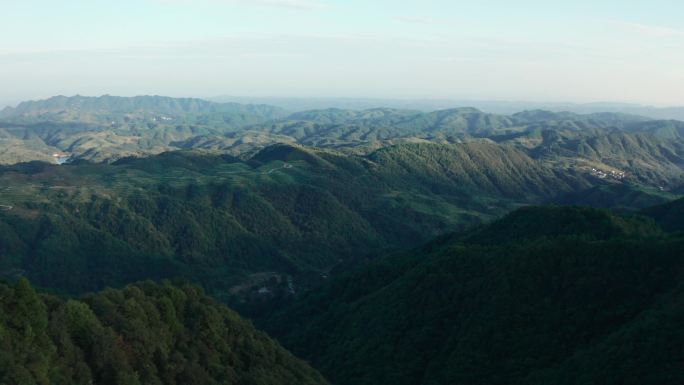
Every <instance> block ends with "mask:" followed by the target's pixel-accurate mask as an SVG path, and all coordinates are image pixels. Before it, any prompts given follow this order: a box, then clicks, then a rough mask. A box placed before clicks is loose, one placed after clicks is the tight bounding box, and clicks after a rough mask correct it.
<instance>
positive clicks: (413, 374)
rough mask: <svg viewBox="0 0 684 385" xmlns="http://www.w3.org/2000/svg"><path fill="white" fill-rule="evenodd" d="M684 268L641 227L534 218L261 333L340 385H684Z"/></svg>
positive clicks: (412, 263)
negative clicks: (683, 355)
mask: <svg viewBox="0 0 684 385" xmlns="http://www.w3.org/2000/svg"><path fill="white" fill-rule="evenodd" d="M682 214H683V213H682V212H681V210H679V212H678V215H679V217H681V215H682ZM682 256H684V238H681V237H680V236H676V235H669V234H667V233H664V232H663V231H662V230H661V229H660V228H659V227H658V225H657V224H656V223H655V222H653V221H652V220H650V219H647V218H644V217H638V216H636V217H635V216H630V217H619V216H616V215H615V214H611V213H610V212H607V211H600V210H595V209H590V208H573V207H530V208H524V209H521V210H518V211H516V212H514V213H512V214H510V215H508V216H506V217H505V218H503V219H501V220H500V221H496V222H494V223H492V224H491V225H487V226H484V227H481V228H479V229H474V230H471V231H468V232H465V233H459V234H455V235H451V236H445V237H441V238H439V239H437V240H436V241H433V242H431V243H429V244H427V245H425V246H424V247H421V248H419V249H415V250H413V251H410V252H404V253H398V254H396V255H394V256H389V257H386V258H382V259H379V260H376V261H372V262H369V263H368V264H366V265H365V266H363V267H360V268H357V269H355V270H352V271H351V272H348V273H345V274H342V275H339V276H337V277H334V278H332V279H331V281H330V282H328V283H326V284H325V285H323V286H322V287H320V288H318V289H316V290H313V291H311V292H309V293H307V294H306V295H304V296H302V297H300V298H299V299H297V300H296V301H295V302H294V303H292V304H290V305H287V306H285V307H283V308H281V309H280V311H279V312H277V313H276V314H273V313H269V314H266V315H261V316H260V317H259V322H258V324H260V325H262V326H264V327H265V328H266V330H268V331H269V332H270V333H271V334H272V335H274V336H276V337H277V338H278V339H279V340H280V341H281V342H282V343H283V344H284V345H285V346H286V347H288V348H289V349H291V350H292V351H293V352H295V354H299V355H301V356H302V357H305V358H307V359H309V360H310V361H311V362H312V364H313V365H314V366H315V367H317V368H318V369H319V370H320V371H321V372H322V373H323V374H324V375H325V376H326V377H327V378H329V379H330V380H331V381H332V382H333V383H335V384H340V385H344V384H359V385H362V384H389V383H391V384H397V385H401V384H407V385H408V384H412V385H415V384H426V385H427V384H435V385H436V384H462V383H467V384H654V385H655V384H659V385H661V384H679V383H681V382H682V381H684V370H682V367H681V357H682V354H684V351H682V346H684V333H683V332H682V329H681V322H682V320H683V319H684V286H683V283H684V275H683V274H684V259H682Z"/></svg>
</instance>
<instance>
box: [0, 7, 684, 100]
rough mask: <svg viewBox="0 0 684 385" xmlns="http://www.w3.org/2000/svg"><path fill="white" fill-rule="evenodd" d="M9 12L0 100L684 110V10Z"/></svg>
mask: <svg viewBox="0 0 684 385" xmlns="http://www.w3.org/2000/svg"><path fill="white" fill-rule="evenodd" d="M0 2H1V5H2V12H3V16H4V17H3V23H0V35H1V36H2V39H0V84H2V87H0V102H3V101H4V102H6V101H14V100H21V99H27V98H38V97H47V96H50V95H54V94H66V95H73V94H77V93H78V94H85V95H99V94H105V93H109V94H117V95H136V94H163V95H171V96H200V97H201V96H215V95H239V96H306V97H315V96H331V97H382V98H454V99H506V100H533V101H573V102H590V101H630V102H641V103H647V104H655V105H675V104H676V105H682V104H684V18H682V15H684V2H682V1H681V0H649V1H641V0H622V1H617V0H615V1H614V0H594V1H588V0H574V1H569V0H568V1H555V0H546V1H538V0H518V1H511V0H508V1H504V0H478V1H473V0H470V1H458V0H451V1H447V0H432V1H430V0H422V1H414V0H404V1H401V0H394V1H389V0H376V1H371V0H367V1H359V0H347V1H335V0H117V1H116V2H115V1H112V0H106V1H105V0H62V1H55V0H0ZM597 3H598V4H597Z"/></svg>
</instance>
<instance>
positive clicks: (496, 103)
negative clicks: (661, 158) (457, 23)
mask: <svg viewBox="0 0 684 385" xmlns="http://www.w3.org/2000/svg"><path fill="white" fill-rule="evenodd" d="M207 100H211V101H215V102H219V103H225V102H234V103H243V104H269V105H273V106H278V107H281V108H284V109H286V110H290V111H301V110H315V109H326V108H341V109H356V110H364V109H370V108H381V107H388V108H398V109H409V110H420V111H434V110H442V109H448V108H454V107H474V108H477V109H479V110H482V111H484V112H490V113H494V114H504V115H508V114H514V113H516V112H520V111H525V110H548V111H553V112H564V111H567V112H574V113H577V114H591V113H596V112H618V113H624V114H631V115H642V116H647V117H649V118H652V119H676V120H684V107H681V106H670V107H655V106H648V105H643V104H636V103H611V102H593V103H563V102H534V101H527V102H525V101H505V100H459V99H453V100H447V99H370V98H367V99H364V98H303V97H301V98H286V97H280V98H278V97H240V96H215V97H211V98H207Z"/></svg>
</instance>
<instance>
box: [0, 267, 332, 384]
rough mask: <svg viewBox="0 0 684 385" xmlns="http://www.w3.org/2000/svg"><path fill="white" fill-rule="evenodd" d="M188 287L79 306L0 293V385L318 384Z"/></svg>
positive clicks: (101, 296)
mask: <svg viewBox="0 0 684 385" xmlns="http://www.w3.org/2000/svg"><path fill="white" fill-rule="evenodd" d="M326 383H327V382H326V381H325V380H324V379H323V378H322V377H321V375H320V374H318V373H317V372H316V371H315V370H313V369H312V368H311V367H309V366H308V365H307V364H306V363H304V362H303V361H301V360H299V359H297V358H295V357H293V356H292V355H291V354H290V353H288V352H287V351H285V350H284V349H283V348H282V347H280V346H279V345H278V344H277V343H276V342H274V341H273V340H271V339H270V338H268V337H267V336H266V335H265V334H264V333H262V332H259V331H257V330H255V329H254V327H253V326H252V325H251V324H250V323H249V322H247V321H245V320H243V319H241V318H240V316H238V315H237V314H236V313H234V312H233V311H231V310H229V309H228V308H226V307H225V306H222V305H218V304H217V303H216V302H215V301H213V300H212V299H210V298H208V297H207V296H205V295H204V293H203V292H202V291H201V290H200V289H198V288H197V287H194V286H189V285H172V284H171V283H169V282H165V283H161V284H155V283H152V282H143V283H138V284H135V285H130V286H127V287H125V288H123V289H120V290H113V289H108V290H105V291H102V292H99V293H96V294H89V295H87V296H85V297H82V298H79V299H68V300H65V299H61V298H59V297H55V296H53V295H49V294H44V293H37V292H36V291H35V290H34V289H33V288H32V287H31V286H30V284H29V283H28V281H26V280H25V279H20V280H18V281H17V282H16V283H15V284H13V285H11V286H8V285H3V284H0V384H6V385H47V384H54V385H79V384H83V385H88V384H98V385H143V384H150V385H151V384H156V385H176V384H177V385H181V384H183V385H191V384H198V385H200V384H201V385H210V384H236V385H280V384H282V385H291V384H302V385H306V384H310V385H314V384H326Z"/></svg>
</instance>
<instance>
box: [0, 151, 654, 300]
mask: <svg viewBox="0 0 684 385" xmlns="http://www.w3.org/2000/svg"><path fill="white" fill-rule="evenodd" d="M0 182H1V183H2V186H3V187H2V190H0V199H2V202H0V204H1V205H2V211H0V226H1V227H2V229H3V230H2V232H1V233H0V253H2V255H3V256H4V258H3V259H2V261H0V272H1V273H2V274H3V275H5V276H10V277H11V276H13V275H14V274H17V273H23V274H26V275H27V276H28V277H30V278H31V280H32V281H33V282H35V283H37V284H39V285H42V286H47V287H53V288H59V289H62V290H65V291H67V292H71V293H79V292H83V291H89V290H96V289H99V288H102V287H104V286H106V285H114V286H120V285H124V284H126V283H128V282H132V281H136V280H140V279H145V278H164V277H175V276H178V275H180V276H184V277H186V278H188V279H191V280H193V281H196V282H201V283H202V284H204V285H205V286H206V287H207V289H208V290H210V292H212V294H214V295H219V296H221V297H222V298H223V299H226V298H229V297H231V296H234V295H238V296H244V295H252V294H253V291H255V290H257V289H260V288H262V287H264V286H267V287H269V288H270V289H269V290H272V291H273V292H274V293H284V294H286V295H291V294H293V293H294V292H299V291H300V290H301V289H303V288H305V287H307V286H308V285H309V284H310V283H314V282H317V281H318V280H320V279H321V278H320V276H321V275H325V274H326V272H327V271H328V270H329V269H331V268H333V267H334V266H335V265H337V264H339V263H340V262H345V261H346V262H348V261H351V260H357V259H363V258H365V257H367V256H368V255H370V254H377V253H379V252H382V251H383V250H386V249H392V248H400V247H410V246H415V245H418V244H420V243H422V242H425V241H427V240H429V239H431V238H433V237H435V236H438V235H440V234H443V233H444V232H448V231H454V230H457V229H462V228H465V227H467V226H470V225H473V224H477V223H481V222H482V221H486V220H489V219H493V218H496V217H498V216H500V215H503V214H504V213H506V212H508V211H510V210H512V209H514V208H516V207H518V206H520V205H525V204H530V203H542V202H546V201H550V200H553V199H555V197H557V196H558V195H559V194H563V193H568V192H578V191H582V190H583V189H585V188H590V187H591V186H593V185H594V184H595V183H600V180H598V179H596V180H594V179H593V178H592V177H591V175H584V174H581V173H576V172H574V171H572V170H565V171H562V172H561V171H558V170H551V169H548V168H547V167H545V166H544V165H543V164H540V163H538V162H536V161H535V160H533V159H531V158H529V157H528V156H527V155H525V154H524V153H523V152H521V151H519V150H516V149H514V148H503V147H500V146H497V145H494V144H488V143H474V142H473V143H466V144H459V145H436V144H416V145H403V146H395V147H389V148H385V149H382V150H379V151H377V152H375V153H373V154H371V155H369V156H367V157H364V156H348V155H343V154H337V153H332V152H326V151H317V150H311V149H306V148H301V147H292V146H286V145H276V146H272V147H269V148H266V149H264V150H263V151H261V152H259V153H257V154H256V155H255V156H253V157H252V158H250V159H249V160H248V161H242V160H240V159H237V158H234V157H231V156H228V155H222V156H215V155H205V154H196V153H192V152H187V153H179V152H172V153H165V154H162V155H159V156H157V157H152V158H141V159H138V158H127V159H122V160H120V161H118V162H116V163H113V164H89V163H79V164H71V165H65V166H55V165H49V164H44V163H28V164H21V165H15V166H7V167H5V168H3V169H2V170H0ZM654 197H655V196H654ZM654 199H658V198H657V197H655V198H654ZM660 199H664V198H660ZM663 201H664V200H663ZM661 202H662V201H661ZM293 278H294V282H293ZM288 281H289V284H288Z"/></svg>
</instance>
